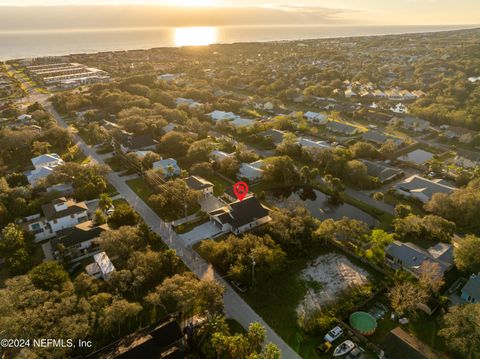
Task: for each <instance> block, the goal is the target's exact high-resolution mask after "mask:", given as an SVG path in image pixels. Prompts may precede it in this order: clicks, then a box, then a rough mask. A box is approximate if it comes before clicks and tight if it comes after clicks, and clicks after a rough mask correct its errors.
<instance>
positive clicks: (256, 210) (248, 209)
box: [218, 196, 269, 228]
mask: <svg viewBox="0 0 480 359" xmlns="http://www.w3.org/2000/svg"><path fill="white" fill-rule="evenodd" d="M268 213H269V210H268V209H267V208H265V207H263V206H262V204H261V203H260V201H259V200H258V199H257V197H253V196H252V197H248V198H246V199H244V200H243V201H237V202H233V203H232V204H230V205H229V211H228V212H225V213H224V214H221V215H220V216H218V219H219V221H220V222H222V223H229V224H230V225H231V226H232V227H233V228H239V227H242V226H244V225H246V224H248V223H251V222H253V221H255V220H257V219H259V218H263V217H266V216H268Z"/></svg>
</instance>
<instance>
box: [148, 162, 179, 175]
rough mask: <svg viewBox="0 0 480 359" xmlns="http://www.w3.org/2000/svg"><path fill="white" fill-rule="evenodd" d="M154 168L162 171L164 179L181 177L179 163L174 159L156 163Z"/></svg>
mask: <svg viewBox="0 0 480 359" xmlns="http://www.w3.org/2000/svg"><path fill="white" fill-rule="evenodd" d="M152 168H153V169H155V170H161V171H162V173H163V176H164V177H173V176H180V173H181V171H182V170H181V169H180V167H179V166H178V164H177V161H176V160H174V159H173V158H167V159H164V160H160V161H157V162H154V163H153V165H152Z"/></svg>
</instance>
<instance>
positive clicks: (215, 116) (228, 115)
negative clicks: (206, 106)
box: [209, 110, 240, 122]
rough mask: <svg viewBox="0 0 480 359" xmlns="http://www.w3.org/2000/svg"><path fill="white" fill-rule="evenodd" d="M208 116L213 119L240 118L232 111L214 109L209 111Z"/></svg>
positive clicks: (230, 119)
mask: <svg viewBox="0 0 480 359" xmlns="http://www.w3.org/2000/svg"><path fill="white" fill-rule="evenodd" d="M209 116H210V118H211V119H212V120H213V121H215V122H218V121H232V120H235V119H238V118H240V116H238V115H235V114H234V113H233V112H225V111H218V110H215V111H213V112H211V113H209Z"/></svg>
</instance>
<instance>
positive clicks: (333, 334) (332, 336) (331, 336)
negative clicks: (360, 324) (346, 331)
mask: <svg viewBox="0 0 480 359" xmlns="http://www.w3.org/2000/svg"><path fill="white" fill-rule="evenodd" d="M342 334H343V329H342V328H340V326H336V327H335V328H333V329H332V330H330V331H329V332H328V333H327V334H325V336H324V337H323V338H324V339H325V340H326V341H327V342H329V343H333V342H334V341H335V340H336V339H338V338H340V336H341V335H342Z"/></svg>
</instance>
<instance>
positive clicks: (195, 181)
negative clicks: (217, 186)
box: [185, 176, 213, 197]
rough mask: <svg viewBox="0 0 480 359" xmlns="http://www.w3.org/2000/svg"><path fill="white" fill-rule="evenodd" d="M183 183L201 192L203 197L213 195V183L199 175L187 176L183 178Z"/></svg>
mask: <svg viewBox="0 0 480 359" xmlns="http://www.w3.org/2000/svg"><path fill="white" fill-rule="evenodd" d="M185 183H186V184H187V186H188V187H189V188H190V189H192V190H194V191H199V192H201V193H202V194H203V196H205V197H206V196H212V195H213V183H212V182H209V181H207V180H206V179H204V178H202V177H199V176H190V177H187V178H185Z"/></svg>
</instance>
